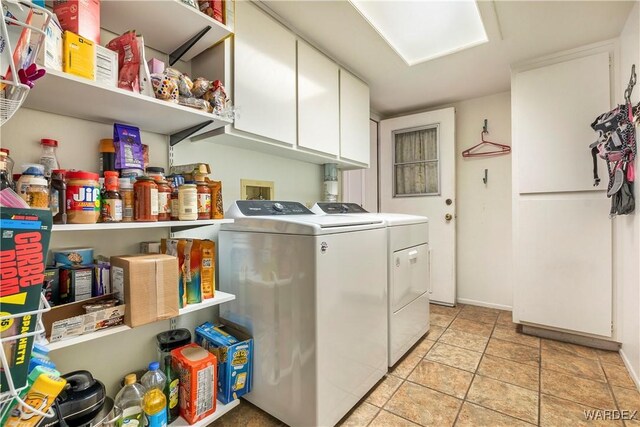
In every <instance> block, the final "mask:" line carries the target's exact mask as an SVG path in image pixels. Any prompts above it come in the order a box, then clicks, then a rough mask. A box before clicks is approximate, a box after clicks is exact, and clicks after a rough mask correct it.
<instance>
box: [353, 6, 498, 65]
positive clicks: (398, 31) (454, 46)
mask: <svg viewBox="0 0 640 427" xmlns="http://www.w3.org/2000/svg"><path fill="white" fill-rule="evenodd" d="M349 1H350V2H351V4H353V6H354V7H355V8H356V9H357V10H358V11H359V12H360V14H362V16H364V18H365V19H366V20H367V21H369V23H370V24H371V26H372V27H373V28H374V29H375V30H376V31H377V32H378V33H379V34H380V35H381V36H382V38H384V39H385V41H386V42H387V43H388V44H389V46H391V48H392V49H393V50H395V51H396V53H397V54H398V55H400V57H401V58H402V59H403V60H404V61H405V62H406V63H407V64H408V65H410V66H411V65H415V64H419V63H421V62H425V61H429V60H431V59H435V58H439V57H441V56H445V55H449V54H452V53H454V52H458V51H461V50H464V49H468V48H470V47H474V46H477V45H479V44H482V43H486V42H487V41H489V39H488V37H487V33H486V32H485V29H484V25H483V23H482V18H481V16H480V11H479V10H478V5H477V4H476V2H475V0H455V1H452V0H449V1H446V0H445V1H442V0H440V1H431V0H382V1H381V0H349Z"/></svg>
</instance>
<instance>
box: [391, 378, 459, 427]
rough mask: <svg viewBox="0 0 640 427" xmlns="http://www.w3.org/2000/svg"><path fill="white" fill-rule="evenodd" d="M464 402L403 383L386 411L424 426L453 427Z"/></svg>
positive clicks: (418, 386)
mask: <svg viewBox="0 0 640 427" xmlns="http://www.w3.org/2000/svg"><path fill="white" fill-rule="evenodd" d="M461 404H462V401H461V400H459V399H456V398H454V397H451V396H447V395H446V394H443V393H439V392H437V391H434V390H431V389H428V388H426V387H422V386H420V385H417V384H413V383H410V382H405V383H403V384H402V385H401V386H400V388H399V389H398V391H397V392H396V394H394V395H393V397H392V398H391V400H389V402H388V403H387V404H386V405H385V407H384V409H386V410H387V411H389V412H392V413H394V414H396V415H399V416H401V417H403V418H406V419H408V420H411V421H413V422H415V423H417V424H420V425H423V426H438V427H444V426H451V425H453V422H454V421H455V419H456V415H457V414H458V410H459V409H460V405H461Z"/></svg>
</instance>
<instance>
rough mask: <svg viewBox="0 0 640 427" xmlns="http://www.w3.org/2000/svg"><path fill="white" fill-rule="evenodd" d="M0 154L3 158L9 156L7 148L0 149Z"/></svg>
mask: <svg viewBox="0 0 640 427" xmlns="http://www.w3.org/2000/svg"><path fill="white" fill-rule="evenodd" d="M0 153H2V154H4V155H5V156H8V155H9V149H8V148H0Z"/></svg>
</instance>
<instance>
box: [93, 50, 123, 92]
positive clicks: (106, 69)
mask: <svg viewBox="0 0 640 427" xmlns="http://www.w3.org/2000/svg"><path fill="white" fill-rule="evenodd" d="M95 52H96V82H97V83H100V84H103V85H105V86H109V87H118V52H115V51H113V50H110V49H107V48H106V47H102V46H100V45H96V49H95Z"/></svg>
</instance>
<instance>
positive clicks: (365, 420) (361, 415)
mask: <svg viewBox="0 0 640 427" xmlns="http://www.w3.org/2000/svg"><path fill="white" fill-rule="evenodd" d="M379 410H380V408H378V407H375V406H373V405H371V404H369V403H367V402H362V403H360V404H359V405H358V406H357V407H356V408H355V409H354V410H352V411H351V413H349V414H348V415H347V417H346V418H345V419H344V420H343V421H342V422H341V423H338V425H339V426H340V427H363V426H366V425H368V424H369V423H370V422H371V421H373V419H374V418H375V417H376V415H378V411H379Z"/></svg>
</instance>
